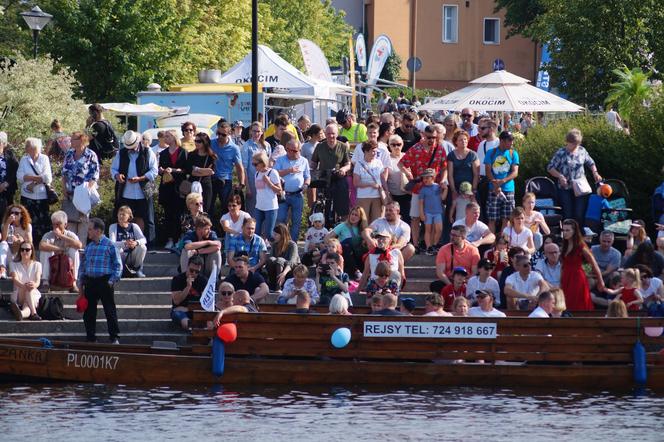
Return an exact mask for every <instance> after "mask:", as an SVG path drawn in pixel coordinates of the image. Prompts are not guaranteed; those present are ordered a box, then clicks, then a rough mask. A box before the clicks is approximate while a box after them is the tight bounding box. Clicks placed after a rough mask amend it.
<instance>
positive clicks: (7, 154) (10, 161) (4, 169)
mask: <svg viewBox="0 0 664 442" xmlns="http://www.w3.org/2000/svg"><path fill="white" fill-rule="evenodd" d="M17 170H18V161H17V160H16V157H15V156H14V152H13V151H12V150H11V149H7V132H0V217H4V214H5V210H7V206H8V205H10V204H11V203H12V201H13V200H14V193H16V188H17V186H16V171H17Z"/></svg>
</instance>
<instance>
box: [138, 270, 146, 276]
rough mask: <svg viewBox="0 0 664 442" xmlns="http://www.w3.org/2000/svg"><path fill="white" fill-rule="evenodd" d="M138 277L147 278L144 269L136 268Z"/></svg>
mask: <svg viewBox="0 0 664 442" xmlns="http://www.w3.org/2000/svg"><path fill="white" fill-rule="evenodd" d="M136 277H137V278H145V273H143V271H142V270H136Z"/></svg>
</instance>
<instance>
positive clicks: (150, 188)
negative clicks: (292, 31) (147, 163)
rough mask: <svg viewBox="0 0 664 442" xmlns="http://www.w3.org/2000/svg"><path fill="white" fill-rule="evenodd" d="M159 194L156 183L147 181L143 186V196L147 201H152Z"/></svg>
mask: <svg viewBox="0 0 664 442" xmlns="http://www.w3.org/2000/svg"><path fill="white" fill-rule="evenodd" d="M156 194H157V185H156V184H155V182H154V181H147V182H146V183H145V184H144V185H143V195H145V198H146V199H151V198H153V197H154V196H155V195H156Z"/></svg>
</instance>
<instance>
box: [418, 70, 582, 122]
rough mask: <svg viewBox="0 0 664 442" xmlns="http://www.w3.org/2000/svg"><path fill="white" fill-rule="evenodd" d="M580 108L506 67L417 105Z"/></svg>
mask: <svg viewBox="0 0 664 442" xmlns="http://www.w3.org/2000/svg"><path fill="white" fill-rule="evenodd" d="M466 107H469V108H472V109H476V110H480V111H506V112H580V111H582V110H583V108H582V107H581V106H579V105H577V104H574V103H572V102H571V101H567V100H565V99H563V98H560V97H558V96H557V95H554V94H552V93H549V92H546V91H544V90H542V89H539V88H536V87H534V86H531V85H529V84H528V80H526V79H525V78H521V77H519V76H517V75H514V74H511V73H509V72H507V71H495V72H492V73H490V74H488V75H485V76H483V77H480V78H477V79H475V80H473V81H471V82H470V85H469V86H466V87H465V88H463V89H459V90H458V91H455V92H452V93H451V94H448V95H445V96H444V97H440V98H436V99H435V100H432V101H430V102H429V103H427V104H424V105H422V106H420V107H419V109H421V110H427V111H440V110H447V111H460V110H462V109H463V108H466Z"/></svg>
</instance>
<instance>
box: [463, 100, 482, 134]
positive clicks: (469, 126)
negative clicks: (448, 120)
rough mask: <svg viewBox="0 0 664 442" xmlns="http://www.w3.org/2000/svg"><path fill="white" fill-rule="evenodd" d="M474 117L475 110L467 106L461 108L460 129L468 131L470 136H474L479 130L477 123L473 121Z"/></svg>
mask: <svg viewBox="0 0 664 442" xmlns="http://www.w3.org/2000/svg"><path fill="white" fill-rule="evenodd" d="M474 118H475V112H474V111H473V110H472V109H471V108H469V107H466V108H463V109H462V110H461V129H463V130H465V131H466V132H468V134H469V135H470V136H471V137H474V136H475V135H477V133H478V132H479V129H478V127H477V124H475V123H473V119H474Z"/></svg>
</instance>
